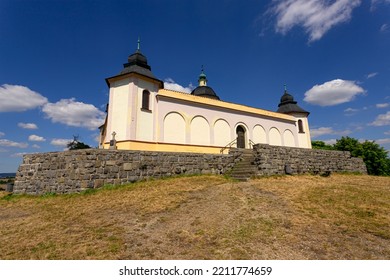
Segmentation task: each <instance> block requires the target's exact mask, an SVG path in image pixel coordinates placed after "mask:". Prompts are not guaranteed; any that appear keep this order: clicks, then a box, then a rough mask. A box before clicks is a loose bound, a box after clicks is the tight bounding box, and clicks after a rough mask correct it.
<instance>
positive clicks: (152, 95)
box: [101, 39, 164, 149]
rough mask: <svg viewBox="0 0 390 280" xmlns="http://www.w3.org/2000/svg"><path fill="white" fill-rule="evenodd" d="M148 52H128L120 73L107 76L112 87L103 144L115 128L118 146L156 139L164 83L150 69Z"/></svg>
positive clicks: (139, 48)
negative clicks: (156, 116)
mask: <svg viewBox="0 0 390 280" xmlns="http://www.w3.org/2000/svg"><path fill="white" fill-rule="evenodd" d="M151 70H152V69H151V67H150V65H149V64H148V60H147V58H146V56H144V55H143V54H142V53H141V42H140V40H139V39H138V42H137V49H136V50H135V52H134V53H133V54H131V55H129V56H128V58H127V62H126V63H124V64H123V69H122V70H121V71H120V73H119V74H118V75H115V76H112V77H110V78H107V79H106V83H107V86H108V87H109V89H110V93H109V104H108V108H107V119H106V123H105V124H104V127H103V129H101V131H102V130H104V132H105V135H104V137H103V138H104V143H105V145H104V147H105V148H107V147H106V146H107V143H109V141H110V139H109V138H110V136H111V135H112V133H114V132H115V135H116V141H117V146H118V148H119V149H131V143H130V142H129V141H132V140H135V141H154V138H155V135H154V131H155V130H154V118H153V113H154V107H155V100H156V95H157V92H158V90H159V89H161V88H164V83H163V82H162V81H161V80H159V79H157V78H156V77H155V76H154V74H153V73H152V71H151Z"/></svg>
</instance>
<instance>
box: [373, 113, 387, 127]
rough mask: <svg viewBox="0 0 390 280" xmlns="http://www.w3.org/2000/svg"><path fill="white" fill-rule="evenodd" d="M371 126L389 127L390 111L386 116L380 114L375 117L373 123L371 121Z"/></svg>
mask: <svg viewBox="0 0 390 280" xmlns="http://www.w3.org/2000/svg"><path fill="white" fill-rule="evenodd" d="M371 125H373V126H384V125H390V111H388V112H387V113H386V114H381V115H379V116H377V117H376V119H375V121H373V122H372V123H371Z"/></svg>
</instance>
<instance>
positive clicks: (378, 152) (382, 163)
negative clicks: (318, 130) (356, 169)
mask: <svg viewBox="0 0 390 280" xmlns="http://www.w3.org/2000/svg"><path fill="white" fill-rule="evenodd" d="M312 144H314V145H312V146H313V148H314V149H326V150H330V149H334V150H338V151H349V152H350V153H351V155H352V156H353V157H361V158H362V159H363V161H364V163H365V164H366V166H367V172H368V174H370V175H382V176H386V175H387V176H390V158H389V157H388V154H387V151H386V150H385V149H384V148H383V147H381V146H379V145H378V144H377V143H375V141H364V142H363V143H361V142H359V140H357V139H355V138H351V137H342V138H341V139H339V140H336V144H334V145H333V146H332V145H326V144H325V143H324V142H322V141H313V142H312Z"/></svg>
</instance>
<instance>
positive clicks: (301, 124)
mask: <svg viewBox="0 0 390 280" xmlns="http://www.w3.org/2000/svg"><path fill="white" fill-rule="evenodd" d="M298 131H299V133H305V131H304V130H303V122H302V120H298Z"/></svg>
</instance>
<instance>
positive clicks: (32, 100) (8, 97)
mask: <svg viewBox="0 0 390 280" xmlns="http://www.w3.org/2000/svg"><path fill="white" fill-rule="evenodd" d="M46 103H47V98H46V97H44V96H42V95H40V94H39V93H37V92H35V91H32V90H31V89H29V88H28V87H24V86H18V85H8V84H4V85H2V86H0V112H22V111H26V110H30V109H34V108H37V107H40V106H43V105H44V104H46Z"/></svg>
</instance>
